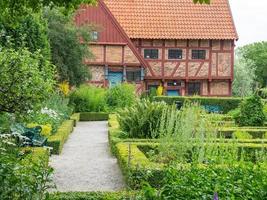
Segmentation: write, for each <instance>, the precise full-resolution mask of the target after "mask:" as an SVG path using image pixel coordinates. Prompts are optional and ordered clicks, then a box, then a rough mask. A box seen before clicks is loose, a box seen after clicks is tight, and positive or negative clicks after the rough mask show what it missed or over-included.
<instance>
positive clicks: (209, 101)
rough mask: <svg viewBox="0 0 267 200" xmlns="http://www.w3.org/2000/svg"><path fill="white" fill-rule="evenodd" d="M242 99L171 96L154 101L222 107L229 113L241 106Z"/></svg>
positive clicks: (157, 98) (156, 98)
mask: <svg viewBox="0 0 267 200" xmlns="http://www.w3.org/2000/svg"><path fill="white" fill-rule="evenodd" d="M242 100H243V99H242V98H234V97H199V96H192V97H184V96H177V97H169V96H157V97H154V101H164V102H166V103H167V104H174V103H175V102H176V101H181V102H182V103H184V102H185V101H191V102H198V103H199V104H200V105H210V106H220V107H221V109H222V111H223V113H228V112H229V111H230V110H233V109H235V108H237V107H238V106H239V104H240V103H241V102H242Z"/></svg>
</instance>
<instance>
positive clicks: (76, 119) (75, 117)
mask: <svg viewBox="0 0 267 200" xmlns="http://www.w3.org/2000/svg"><path fill="white" fill-rule="evenodd" d="M70 119H71V120H73V121H74V126H76V125H77V122H79V121H80V113H74V114H72V115H71V116H70Z"/></svg>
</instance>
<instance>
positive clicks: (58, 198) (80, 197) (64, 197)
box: [49, 191, 134, 200]
mask: <svg viewBox="0 0 267 200" xmlns="http://www.w3.org/2000/svg"><path fill="white" fill-rule="evenodd" d="M133 195H134V193H133V192H124V191H123V192H58V193H53V194H50V196H49V200H120V199H121V200H122V199H124V200H126V199H129V200H130V199H131V197H132V196H133Z"/></svg>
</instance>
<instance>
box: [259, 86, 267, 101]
mask: <svg viewBox="0 0 267 200" xmlns="http://www.w3.org/2000/svg"><path fill="white" fill-rule="evenodd" d="M259 95H260V96H261V97H262V98H264V99H267V87H265V88H261V89H260V90H259Z"/></svg>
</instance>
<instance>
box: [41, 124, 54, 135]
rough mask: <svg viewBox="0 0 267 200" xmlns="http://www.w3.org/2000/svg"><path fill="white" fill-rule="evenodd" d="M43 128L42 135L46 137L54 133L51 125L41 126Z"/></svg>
mask: <svg viewBox="0 0 267 200" xmlns="http://www.w3.org/2000/svg"><path fill="white" fill-rule="evenodd" d="M41 127H42V132H41V134H42V135H43V136H45V137H48V136H50V135H51V131H52V126H51V125H50V124H46V125H41Z"/></svg>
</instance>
